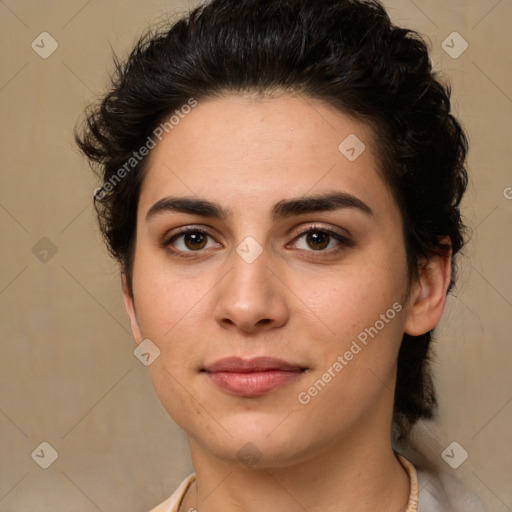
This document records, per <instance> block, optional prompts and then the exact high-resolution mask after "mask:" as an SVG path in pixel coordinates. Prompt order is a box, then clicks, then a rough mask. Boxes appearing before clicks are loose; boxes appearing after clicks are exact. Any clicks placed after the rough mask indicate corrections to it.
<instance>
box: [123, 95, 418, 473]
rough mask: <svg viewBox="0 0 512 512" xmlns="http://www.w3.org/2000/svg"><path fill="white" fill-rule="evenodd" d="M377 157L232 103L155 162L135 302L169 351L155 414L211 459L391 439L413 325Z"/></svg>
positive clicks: (326, 133)
mask: <svg viewBox="0 0 512 512" xmlns="http://www.w3.org/2000/svg"><path fill="white" fill-rule="evenodd" d="M347 137H349V138H348V139H347ZM355 137H357V139H356V138H355ZM344 141H345V142H344ZM361 143H362V144H364V146H362V144H361ZM340 145H341V146H340ZM373 147H374V145H373V142H372V134H371V131H370V129H369V128H368V127H367V126H366V125H365V124H363V123H361V122H358V121H356V120H354V119H352V118H351V117H348V116H347V115H344V114H342V113H340V112H338V111H336V110H334V109H332V108H330V107H328V106H326V105H324V104H322V103H320V102H318V101H316V100H313V99H305V98H300V97H291V96H281V97H273V98H268V97H267V98H260V99H255V98H249V97H244V96H240V95H232V96H226V97H224V98H221V99H219V98H217V99H212V100H208V101H203V102H199V103H198V105H197V106H196V107H195V108H193V109H192V111H191V112H190V113H189V114H187V115H186V116H185V117H184V118H183V119H181V120H180V122H179V124H177V125H175V126H174V128H173V129H172V131H170V132H169V133H168V134H167V135H166V136H165V137H163V138H162V140H161V142H159V143H158V145H157V147H156V148H155V149H154V150H153V151H152V154H151V155H150V160H149V166H148V169H147V175H146V177H145V180H144V183H143V186H142V190H141V194H140V201H139V205H138V221H137V235H136V249H135V261H134V268H133V298H134V299H133V301H132V299H131V297H130V296H129V294H128V293H126V290H125V300H126V305H127V309H128V313H129V315H130V317H131V321H132V329H133V333H134V337H135V340H136V342H137V343H140V342H141V340H144V339H150V340H151V342H152V343H154V344H155V345H156V346H157V347H158V349H159V350H160V355H159V357H157V358H156V359H155V360H154V362H153V363H152V364H151V365H150V366H149V372H150V376H151V379H152V382H153V385H154V388H155V390H156V393H157V394H158V397H159V399H160V400H161V402H162V404H163V405H164V407H165V408H166V410H167V411H168V413H169V414H170V415H171V417H172V418H173V419H174V420H175V421H176V422H177V423H178V424H179V425H180V426H181V427H182V428H183V429H184V430H185V431H186V432H187V434H188V435H189V437H190V439H191V441H192V442H193V443H194V445H195V446H197V447H198V449H201V450H204V451H205V453H206V452H208V453H214V454H216V455H218V456H219V457H222V458H224V459H227V460H236V459H237V456H240V454H239V451H240V449H241V448H242V447H243V446H244V445H246V443H252V445H253V446H254V447H256V448H257V450H258V453H260V454H261V455H262V456H263V459H262V461H264V462H266V464H268V465H269V466H272V465H275V466H277V465H279V464H289V463H292V462H293V461H298V460H304V459H307V457H309V456H311V454H314V453H320V452H321V451H322V450H328V449H329V447H330V446H332V445H333V443H337V444H338V445H340V443H342V444H343V443H347V442H353V441H354V440H355V439H369V438H371V436H374V435H377V434H376V433H377V432H379V431H380V432H382V431H384V433H385V434H384V435H385V436H386V437H387V436H388V434H387V432H388V431H389V425H390V423H391V414H392V406H393V386H394V375H395V371H396V358H397V353H398V349H399V346H400V342H401V339H402V335H403V332H404V328H405V325H406V321H407V316H408V312H409V309H410V308H409V305H408V304H406V299H405V298H406V292H407V289H408V288H407V285H408V281H407V266H406V255H405V246H404V240H403V234H402V221H401V216H400V212H399V210H398V207H397V205H396V203H395V201H394V200H393V197H392V195H391V192H390V190H389V189H388V187H387V185H386V184H385V183H384V182H383V181H382V179H381V178H380V177H379V162H378V158H377V155H376V153H375V152H374V149H373ZM362 149H364V150H363V151H362V152H361V150H362ZM183 198H186V199H188V201H183V200H181V201H179V200H180V199H183ZM183 230H188V232H187V233H183ZM233 358H234V359H233Z"/></svg>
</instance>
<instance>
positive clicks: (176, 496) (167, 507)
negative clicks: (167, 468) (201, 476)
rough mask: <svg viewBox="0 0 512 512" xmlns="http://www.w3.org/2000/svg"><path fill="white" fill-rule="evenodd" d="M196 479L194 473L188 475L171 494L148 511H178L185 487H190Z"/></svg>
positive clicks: (185, 490)
mask: <svg viewBox="0 0 512 512" xmlns="http://www.w3.org/2000/svg"><path fill="white" fill-rule="evenodd" d="M195 479H196V475H195V473H192V474H191V475H189V476H188V477H187V478H185V480H183V482H181V484H180V485H179V487H178V488H177V489H176V490H175V491H174V493H173V494H172V496H171V497H170V498H168V499H166V500H165V501H164V502H163V503H160V505H158V506H156V507H155V508H153V509H151V511H150V512H178V508H179V506H180V503H181V500H182V499H183V497H184V496H185V494H186V492H187V489H188V488H189V487H190V484H192V482H193V481H194V480H195Z"/></svg>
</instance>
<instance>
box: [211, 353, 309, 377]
mask: <svg viewBox="0 0 512 512" xmlns="http://www.w3.org/2000/svg"><path fill="white" fill-rule="evenodd" d="M304 369H305V368H304V367H302V366H300V365H297V364H293V363H288V362H286V361H283V360H282V359H277V358H275V357H255V358H253V359H242V358H240V357H226V358H224V359H219V360H218V361H216V362H215V363H213V364H211V365H208V366H206V367H205V371H207V372H209V373H216V372H233V373H250V372H265V371H270V370H281V371H292V370H295V371H296V370H304Z"/></svg>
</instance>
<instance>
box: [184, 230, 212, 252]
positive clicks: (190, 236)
mask: <svg viewBox="0 0 512 512" xmlns="http://www.w3.org/2000/svg"><path fill="white" fill-rule="evenodd" d="M183 237H184V238H183V242H184V244H185V246H186V247H187V249H190V250H192V251H197V250H199V249H204V247H205V245H206V241H207V238H206V236H205V235H204V234H203V233H201V232H199V231H197V232H192V233H185V235H183Z"/></svg>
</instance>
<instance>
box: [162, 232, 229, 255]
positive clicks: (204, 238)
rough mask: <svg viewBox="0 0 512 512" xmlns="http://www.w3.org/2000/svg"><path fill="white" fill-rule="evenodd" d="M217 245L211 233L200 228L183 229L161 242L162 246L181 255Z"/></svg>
mask: <svg viewBox="0 0 512 512" xmlns="http://www.w3.org/2000/svg"><path fill="white" fill-rule="evenodd" d="M218 245H219V244H215V240H214V239H213V238H212V236H211V235H209V234H208V233H207V232H206V231H203V230H201V229H184V230H183V231H181V232H180V233H176V234H174V235H172V236H171V237H170V238H167V239H165V240H164V241H163V242H162V247H166V248H168V249H169V250H171V251H172V252H173V253H175V254H183V255H186V253H189V254H190V253H194V252H202V250H203V249H210V248H212V247H215V246H218Z"/></svg>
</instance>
